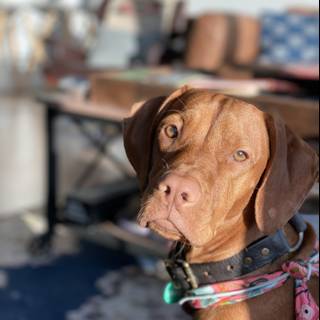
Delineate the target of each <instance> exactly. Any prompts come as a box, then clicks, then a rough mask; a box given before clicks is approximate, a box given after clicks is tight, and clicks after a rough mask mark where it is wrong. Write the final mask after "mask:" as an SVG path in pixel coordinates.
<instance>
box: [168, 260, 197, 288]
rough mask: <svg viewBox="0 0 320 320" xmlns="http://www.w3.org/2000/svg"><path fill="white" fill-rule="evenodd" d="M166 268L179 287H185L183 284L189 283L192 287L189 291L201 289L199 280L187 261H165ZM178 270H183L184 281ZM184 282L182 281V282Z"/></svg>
mask: <svg viewBox="0 0 320 320" xmlns="http://www.w3.org/2000/svg"><path fill="white" fill-rule="evenodd" d="M165 265H166V268H167V270H168V273H169V274H170V276H171V278H172V279H173V281H174V283H175V285H176V286H177V287H181V286H182V287H183V283H185V282H187V283H188V284H189V286H190V288H189V289H197V288H198V287H199V284H198V281H197V278H196V276H195V274H194V272H193V270H192V268H191V266H190V264H189V263H188V262H187V261H184V260H182V259H177V260H174V261H173V260H166V261H165ZM178 270H181V271H182V273H183V275H182V277H183V279H181V274H180V273H179V271H178ZM181 280H182V281H181Z"/></svg>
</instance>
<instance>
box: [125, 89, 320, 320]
mask: <svg viewBox="0 0 320 320" xmlns="http://www.w3.org/2000/svg"><path fill="white" fill-rule="evenodd" d="M124 142H125V148H126V151H127V155H128V158H129V160H130V161H131V163H132V165H133V167H134V169H135V170H136V172H137V176H138V179H139V182H140V186H141V190H142V193H143V197H142V209H141V212H140V214H139V217H138V221H139V223H140V225H141V226H143V227H149V228H151V229H152V230H154V231H156V232H157V233H159V234H160V235H162V236H163V237H165V238H167V239H170V240H174V241H176V242H177V245H176V247H175V248H173V253H172V254H171V260H172V259H173V260H174V259H175V257H177V256H180V257H181V256H182V252H183V259H182V262H181V260H178V259H176V261H174V262H172V261H171V262H170V261H169V262H168V263H167V266H168V269H169V273H170V275H171V276H172V279H173V281H174V282H175V284H176V287H177V288H178V289H179V290H180V291H181V292H184V293H185V294H186V295H184V296H187V297H188V292H189V291H190V290H194V289H196V288H199V287H200V288H201V286H203V285H211V284H213V283H215V282H220V283H221V282H226V281H234V280H236V279H242V278H247V277H253V276H259V275H265V274H269V273H270V274H272V273H274V272H277V271H279V270H282V267H283V265H284V263H285V262H286V261H296V260H299V259H303V260H306V261H307V260H308V259H309V258H310V256H311V255H312V252H313V251H314V246H315V243H316V235H315V232H314V231H313V229H312V227H311V226H310V225H304V226H303V224H304V223H303V222H301V221H300V223H298V228H297V227H296V226H295V224H294V223H289V220H290V219H292V218H293V217H294V216H295V214H296V212H297V210H298V209H299V208H300V206H301V204H302V202H303V201H304V199H305V198H306V196H307V194H308V192H309V191H310V189H311V188H312V186H313V184H314V183H315V181H316V180H317V178H318V157H317V155H316V154H315V152H314V151H313V150H312V149H311V148H310V147H309V146H308V145H307V144H306V143H304V142H303V141H302V140H301V139H300V138H298V137H297V136H296V135H295V134H294V133H293V132H292V131H291V130H290V129H289V128H288V127H287V126H286V125H285V124H284V123H283V122H282V121H281V120H277V119H275V118H274V117H272V116H271V115H268V114H266V113H264V112H262V111H260V110H259V109H258V108H256V107H255V106H253V105H250V104H248V103H245V102H242V101H239V100H236V99H234V98H231V97H227V96H224V95H221V94H215V93H212V92H211V91H208V90H200V89H192V88H189V87H183V88H182V89H180V90H178V91H176V92H174V93H173V94H172V95H170V96H169V97H159V98H155V99H152V100H150V101H147V102H142V103H138V104H136V105H135V106H134V107H133V110H132V116H131V117H130V118H128V119H125V122H124ZM301 224H302V227H301ZM299 225H300V227H299ZM299 228H300V229H299ZM278 236H279V237H278ZM301 236H302V237H301ZM270 243H272V244H271V246H270ZM259 246H260V247H259ZM261 246H262V247H261ZM265 246H266V247H265ZM273 246H275V247H273ZM277 246H278V247H277ZM283 247H285V248H287V249H285V250H284V251H281V250H283ZM257 248H258V249H257ZM260 249H261V251H260ZM257 250H258V251H257ZM250 253H252V254H253V255H252V256H248V255H247V254H250ZM172 256H173V258H172ZM230 261H231V262H232V264H230ZM172 265H173V266H175V267H176V268H175V267H172ZM171 267H172V268H171ZM179 267H180V269H179ZM181 272H182V273H183V276H181ZM308 280H309V281H308V287H309V289H310V292H311V294H312V296H313V297H314V299H315V300H317V303H319V297H318V281H317V278H316V277H315V276H313V277H311V273H310V274H309V277H308ZM294 283H295V279H294V278H289V279H288V280H287V281H285V283H284V284H283V285H282V286H280V287H279V288H275V289H273V290H271V291H268V292H266V293H264V294H261V295H258V296H257V297H253V298H251V299H248V300H245V301H242V302H238V303H235V304H232V305H231V304H230V305H219V306H208V307H207V308H199V309H198V308H195V309H194V308H192V310H191V313H192V314H193V317H194V319H200V320H215V319H219V320H248V319H256V320H270V319H277V320H293V319H296V317H297V318H298V319H314V317H315V316H314V312H316V311H314V310H311V307H310V306H308V305H306V306H304V309H303V310H302V311H301V312H303V314H300V315H298V314H297V311H296V310H295V308H296V301H295V297H294V296H295V288H294ZM189 285H190V287H189ZM305 291H307V290H305ZM189 293H190V292H189ZM184 306H185V307H186V308H187V309H188V308H189V306H190V303H189V302H188V303H186V304H185V305H184ZM299 316H300V318H299ZM312 316H313V317H312Z"/></svg>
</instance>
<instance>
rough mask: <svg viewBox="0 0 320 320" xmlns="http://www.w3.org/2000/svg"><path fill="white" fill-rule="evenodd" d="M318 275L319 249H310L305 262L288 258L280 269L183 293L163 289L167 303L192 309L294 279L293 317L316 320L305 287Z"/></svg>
mask: <svg viewBox="0 0 320 320" xmlns="http://www.w3.org/2000/svg"><path fill="white" fill-rule="evenodd" d="M313 276H316V277H319V249H318V246H317V249H316V250H315V251H314V252H313V254H312V256H311V258H310V259H309V260H308V261H303V260H298V261H289V262H286V263H285V264H283V266H282V270H281V271H278V272H275V273H271V274H266V275H262V276H261V275H260V276H256V277H250V278H246V279H241V280H235V281H228V282H223V283H217V284H212V285H208V286H204V287H201V288H198V289H194V290H191V291H188V292H187V294H185V293H184V292H182V291H179V290H177V289H175V287H174V285H173V283H169V284H168V285H167V287H166V289H165V292H164V300H165V302H166V303H168V304H173V303H177V302H179V304H181V305H183V304H185V303H190V304H191V306H192V307H193V308H195V309H205V308H208V307H218V306H223V305H231V304H236V303H238V302H242V301H245V300H248V299H250V298H254V297H258V296H261V295H263V294H265V293H267V292H270V291H272V290H274V289H276V288H280V287H282V286H283V285H284V284H285V283H286V282H287V281H288V280H289V279H290V278H293V279H294V280H295V298H296V306H295V308H296V310H295V311H296V319H297V320H318V319H319V307H318V306H317V304H316V302H315V301H314V298H313V297H312V295H311V293H310V291H309V289H308V285H307V283H308V281H309V280H310V279H311V277H313Z"/></svg>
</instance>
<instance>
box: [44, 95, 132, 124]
mask: <svg viewBox="0 0 320 320" xmlns="http://www.w3.org/2000/svg"><path fill="white" fill-rule="evenodd" d="M38 100H39V101H41V102H44V103H45V104H51V105H52V106H53V107H55V108H57V110H59V111H61V112H64V113H68V114H74V115H80V116H84V117H88V118H94V119H99V120H112V121H116V122H121V121H122V120H123V119H124V118H126V117H128V116H129V113H130V108H131V106H130V107H128V109H124V108H119V107H117V106H113V105H110V104H108V105H100V104H97V103H93V102H90V101H89V100H85V99H83V98H82V97H80V96H77V95H74V94H67V93H44V94H40V95H38Z"/></svg>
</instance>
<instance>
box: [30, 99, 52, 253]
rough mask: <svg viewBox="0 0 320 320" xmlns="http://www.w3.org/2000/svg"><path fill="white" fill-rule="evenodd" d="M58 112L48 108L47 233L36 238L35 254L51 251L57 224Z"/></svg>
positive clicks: (33, 246)
mask: <svg viewBox="0 0 320 320" xmlns="http://www.w3.org/2000/svg"><path fill="white" fill-rule="evenodd" d="M57 114H58V112H57V110H56V109H55V108H53V106H51V105H47V108H46V133H47V139H46V153H47V198H46V201H47V202H46V219H47V231H46V233H45V234H43V235H41V236H39V237H37V238H35V239H34V240H33V241H32V243H31V245H30V251H31V253H33V254H43V253H46V252H48V251H49V250H50V248H51V241H52V238H53V236H54V231H55V226H56V224H57V221H58V219H57V154H56V145H55V128H54V126H55V118H56V116H57Z"/></svg>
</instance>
